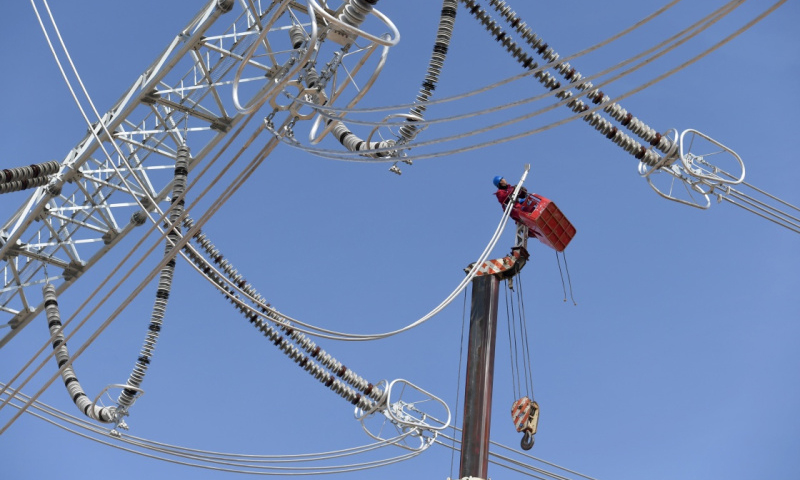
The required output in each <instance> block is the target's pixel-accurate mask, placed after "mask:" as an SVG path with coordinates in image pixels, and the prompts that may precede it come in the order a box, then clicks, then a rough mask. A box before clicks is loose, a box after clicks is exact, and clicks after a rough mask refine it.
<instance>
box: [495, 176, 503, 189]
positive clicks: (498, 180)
mask: <svg viewBox="0 0 800 480" xmlns="http://www.w3.org/2000/svg"><path fill="white" fill-rule="evenodd" d="M502 179H503V177H501V176H500V175H498V176H496V177H494V180H492V183H494V186H495V187H499V186H500V180H502Z"/></svg>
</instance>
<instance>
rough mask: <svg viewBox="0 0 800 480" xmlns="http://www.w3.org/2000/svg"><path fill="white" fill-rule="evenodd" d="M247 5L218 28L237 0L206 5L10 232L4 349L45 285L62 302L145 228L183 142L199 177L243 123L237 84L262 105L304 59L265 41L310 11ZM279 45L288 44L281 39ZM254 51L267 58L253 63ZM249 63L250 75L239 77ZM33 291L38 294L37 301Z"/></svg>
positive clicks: (4, 238) (4, 239)
mask: <svg viewBox="0 0 800 480" xmlns="http://www.w3.org/2000/svg"><path fill="white" fill-rule="evenodd" d="M239 3H240V6H241V7H242V9H241V10H242V11H241V14H239V15H238V16H237V17H235V18H234V17H229V16H226V17H224V20H221V19H222V18H223V16H224V14H225V13H226V11H228V10H230V7H231V6H232V4H233V2H232V1H218V0H214V1H212V2H210V4H209V5H208V6H207V7H205V8H204V9H203V10H202V11H201V12H200V13H199V14H198V15H197V16H196V17H195V18H194V19H193V20H192V21H191V22H190V23H189V24H188V25H187V27H186V28H185V29H183V30H182V31H181V32H180V33H179V34H178V35H177V36H176V37H175V39H174V40H173V41H172V42H171V43H170V45H169V46H168V47H167V49H166V50H165V51H164V52H163V53H162V54H161V55H159V57H158V59H157V60H156V61H155V62H154V63H153V64H152V65H151V66H150V67H149V68H148V69H147V70H146V71H145V72H144V73H143V74H142V75H141V76H140V77H139V78H138V79H137V80H136V82H134V84H133V86H132V87H131V88H130V89H128V91H127V92H126V93H125V94H124V95H123V96H122V97H121V99H120V100H119V101H118V102H117V103H116V104H115V105H114V106H113V107H112V108H111V109H110V110H109V111H108V112H107V113H106V114H105V115H104V116H103V117H102V125H101V124H100V123H99V122H98V123H97V124H95V125H94V126H93V128H92V129H91V130H89V131H88V132H87V134H86V136H85V137H84V138H83V139H82V140H81V141H80V142H79V143H78V144H77V146H75V148H73V149H72V150H71V151H70V152H69V154H68V155H67V156H66V158H65V159H64V160H63V161H62V162H61V167H60V169H59V172H58V173H57V174H56V175H55V176H54V177H53V180H51V182H50V184H49V185H48V186H47V187H46V188H40V189H37V190H36V192H35V193H34V194H33V195H32V196H31V197H30V198H29V199H28V201H27V202H26V203H25V204H24V205H23V206H22V207H21V208H20V209H19V210H18V211H17V212H16V213H15V214H14V215H13V216H12V218H11V219H10V220H9V221H8V222H6V223H5V224H4V225H2V228H1V229H0V259H2V270H3V271H2V276H3V277H2V279H3V285H2V289H0V316H4V317H5V318H8V319H9V320H7V322H8V325H9V326H10V327H11V330H10V332H9V333H7V334H6V335H5V336H4V337H3V338H2V339H0V347H2V346H3V345H5V344H6V343H7V342H8V341H9V340H10V339H11V338H12V337H13V336H14V335H15V334H16V333H17V332H18V331H20V330H21V329H22V328H23V327H25V326H26V325H27V324H28V323H29V322H30V321H31V320H32V319H33V318H34V317H35V316H36V315H37V314H38V313H39V312H40V311H41V310H42V309H43V304H42V300H41V293H40V290H41V286H42V285H43V284H44V283H45V281H46V278H47V279H49V281H50V282H51V283H53V284H54V285H56V287H57V292H58V294H61V293H63V292H64V290H66V289H67V288H68V287H69V286H70V285H71V284H72V283H73V282H74V281H75V280H76V279H77V278H78V277H79V276H80V275H81V274H82V273H83V272H85V271H86V270H87V269H89V268H90V267H91V266H92V265H94V264H95V263H97V262H98V261H99V260H100V259H101V258H102V257H103V256H104V255H105V254H106V253H107V252H108V251H109V250H110V249H111V248H112V247H114V245H116V244H117V243H119V241H120V240H121V239H122V238H124V237H125V236H126V235H127V234H129V233H130V232H131V231H132V230H133V229H134V228H135V227H136V226H138V225H141V224H142V223H143V222H144V221H146V219H147V215H146V214H145V212H144V211H143V210H142V207H144V208H145V209H146V210H148V211H152V210H154V209H155V206H156V205H158V203H159V202H163V201H164V200H165V199H166V197H167V196H168V194H169V192H170V191H171V183H172V175H171V171H172V169H173V168H174V164H175V159H176V157H177V151H178V147H180V146H181V145H182V144H184V142H185V137H186V135H187V134H189V133H190V134H191V146H192V151H193V152H195V154H194V156H193V158H192V159H191V164H190V167H189V168H190V170H191V169H192V167H194V166H196V165H198V164H199V163H200V162H201V161H202V160H203V159H204V158H206V157H208V156H210V154H211V153H212V152H214V151H215V148H216V147H217V146H218V145H219V144H220V142H221V140H222V139H223V138H224V137H225V136H226V134H227V133H228V132H230V131H231V130H232V129H233V128H234V127H235V126H236V125H237V124H238V123H239V122H241V121H242V120H243V118H245V117H246V116H247V114H244V113H240V111H238V110H237V109H236V108H235V105H234V104H233V102H232V101H231V91H232V89H233V88H234V84H237V85H243V84H245V83H247V88H248V92H255V93H253V98H258V96H259V95H263V93H264V92H266V91H268V90H270V89H271V88H272V87H273V86H274V82H273V80H272V79H273V78H274V73H275V71H276V67H277V66H280V65H282V64H284V63H291V59H292V58H293V57H296V54H297V50H296V49H292V48H291V46H289V47H288V48H286V46H285V45H280V46H277V45H272V44H271V43H270V42H271V41H272V40H271V39H270V37H268V36H261V35H259V33H260V31H261V30H262V25H264V24H265V23H267V24H269V25H272V23H270V22H271V21H274V19H275V18H277V17H278V16H283V17H282V19H284V21H286V20H285V19H287V18H288V19H289V20H288V21H289V22H293V20H291V19H296V18H298V17H300V15H297V14H298V13H299V14H305V15H307V14H308V10H307V7H305V6H304V5H301V4H299V3H297V2H289V1H283V2H277V1H273V2H263V4H264V5H265V7H264V8H263V9H262V8H261V3H262V2H253V1H251V0H241V1H240V2H239ZM256 4H258V5H256ZM290 11H291V12H292V13H293V14H289V13H288V12H290ZM218 24H219V25H218ZM283 37H287V38H286V39H285V42H286V44H287V45H288V44H289V39H288V36H287V35H286V34H285V32H283V35H282V36H280V38H281V39H282V38H283ZM276 38H277V36H276ZM257 39H260V44H259V45H254V43H255V42H256V41H257ZM255 47H259V48H263V49H264V50H265V51H266V52H268V54H265V55H263V56H261V57H258V58H256V56H249V55H246V53H245V52H250V51H252V50H249V49H251V48H255ZM262 58H263V59H264V60H263V63H261V62H260V61H259V60H260V59H262ZM243 60H246V62H247V64H246V67H247V68H246V69H244V72H245V74H242V69H239V68H238V67H239V66H240V65H241V62H242V61H243ZM237 70H238V72H237ZM234 77H236V78H235V80H236V81H235V82H234ZM253 85H256V86H255V87H254V86H253ZM240 95H241V94H240ZM92 130H93V131H92ZM106 132H110V133H111V135H110V136H111V138H109V135H108V134H107V133H106ZM98 140H99V143H98ZM101 147H102V148H101ZM150 199H153V200H152V201H151V200H150ZM154 202H155V204H154ZM166 207H167V204H165V208H164V209H166ZM152 218H153V219H157V218H158V215H155V216H154V217H152ZM31 287H37V288H36V290H35V291H33V293H30V292H29V290H30V288H31Z"/></svg>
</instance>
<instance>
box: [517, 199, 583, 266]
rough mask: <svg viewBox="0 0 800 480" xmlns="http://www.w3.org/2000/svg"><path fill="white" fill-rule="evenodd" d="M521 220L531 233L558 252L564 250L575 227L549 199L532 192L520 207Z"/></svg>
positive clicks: (573, 233)
mask: <svg viewBox="0 0 800 480" xmlns="http://www.w3.org/2000/svg"><path fill="white" fill-rule="evenodd" d="M518 214H519V220H518V221H520V222H522V223H523V224H525V225H527V227H528V229H529V235H530V236H531V237H536V238H538V239H539V241H540V242H542V243H544V244H545V245H547V246H548V247H550V248H553V249H555V251H557V252H563V251H564V249H565V248H567V245H569V242H570V241H571V240H572V237H574V236H575V227H574V226H573V225H572V223H570V221H569V220H567V217H565V216H564V214H563V213H562V212H561V210H559V208H558V207H557V206H556V204H555V203H553V202H552V201H550V200H549V199H547V198H545V197H543V196H541V195H537V194H535V193H532V194H530V195H528V196H527V197H526V198H525V200H523V202H522V204H521V206H520V209H519V212H518Z"/></svg>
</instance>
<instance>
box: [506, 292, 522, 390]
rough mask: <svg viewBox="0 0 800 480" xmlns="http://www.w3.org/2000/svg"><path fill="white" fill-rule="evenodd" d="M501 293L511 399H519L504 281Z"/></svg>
mask: <svg viewBox="0 0 800 480" xmlns="http://www.w3.org/2000/svg"><path fill="white" fill-rule="evenodd" d="M503 291H504V293H505V300H506V331H507V332H508V359H509V364H510V368H511V398H512V399H516V398H519V394H518V392H517V379H516V376H517V375H516V369H515V368H514V343H513V342H512V341H511V325H512V324H513V322H512V321H511V315H510V314H509V308H508V281H506V283H505V288H504V289H503ZM515 338H516V335H515Z"/></svg>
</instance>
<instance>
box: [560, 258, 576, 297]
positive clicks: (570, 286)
mask: <svg viewBox="0 0 800 480" xmlns="http://www.w3.org/2000/svg"><path fill="white" fill-rule="evenodd" d="M561 256H562V257H564V270H566V271H567V282H568V283H569V298H570V299H572V304H573V305H575V306H577V305H578V302H576V301H575V297H574V296H573V295H572V278H571V277H570V276H569V265H567V254H566V252H561ZM564 300H565V301H566V298H565V299H564Z"/></svg>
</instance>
